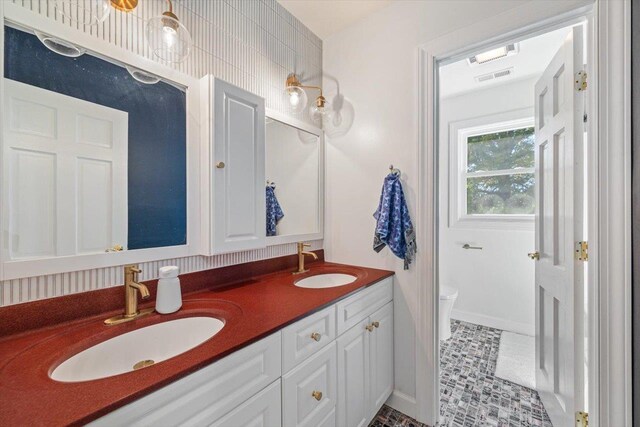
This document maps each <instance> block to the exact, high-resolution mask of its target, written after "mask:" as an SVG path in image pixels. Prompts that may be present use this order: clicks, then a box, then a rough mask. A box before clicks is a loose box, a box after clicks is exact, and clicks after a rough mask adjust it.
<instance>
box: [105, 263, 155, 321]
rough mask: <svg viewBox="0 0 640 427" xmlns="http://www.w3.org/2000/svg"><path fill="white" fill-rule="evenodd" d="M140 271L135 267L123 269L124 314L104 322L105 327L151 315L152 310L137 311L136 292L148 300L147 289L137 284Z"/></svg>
mask: <svg viewBox="0 0 640 427" xmlns="http://www.w3.org/2000/svg"><path fill="white" fill-rule="evenodd" d="M140 273H142V270H140V268H138V266H137V265H127V266H125V267H124V313H123V314H121V315H119V316H115V317H111V318H109V319H107V320H105V321H104V323H105V324H107V325H117V324H118V323H124V322H128V321H130V320H134V319H137V318H139V317H142V316H146V315H147V314H151V313H153V308H147V309H145V310H138V292H140V296H141V297H142V299H147V298H149V296H150V294H149V288H147V287H146V286H145V285H143V284H142V283H139V282H138V281H137V280H138V274H140Z"/></svg>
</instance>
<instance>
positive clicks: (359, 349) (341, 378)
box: [336, 319, 371, 427]
mask: <svg viewBox="0 0 640 427" xmlns="http://www.w3.org/2000/svg"><path fill="white" fill-rule="evenodd" d="M367 326H369V319H365V320H363V321H362V322H360V323H359V324H357V325H355V326H354V327H352V328H351V329H349V330H348V331H347V332H345V333H344V334H342V335H341V336H340V337H338V339H337V340H336V342H337V347H338V404H337V411H336V414H337V422H338V425H339V426H343V427H366V426H367V423H368V421H369V416H370V414H369V413H370V412H371V405H370V397H369V395H370V393H369V389H370V387H371V386H370V383H371V381H370V372H371V371H370V368H369V338H370V335H371V332H369V330H368V329H367Z"/></svg>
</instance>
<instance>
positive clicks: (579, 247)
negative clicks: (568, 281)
mask: <svg viewBox="0 0 640 427" xmlns="http://www.w3.org/2000/svg"><path fill="white" fill-rule="evenodd" d="M576 259H577V260H578V261H589V242H576Z"/></svg>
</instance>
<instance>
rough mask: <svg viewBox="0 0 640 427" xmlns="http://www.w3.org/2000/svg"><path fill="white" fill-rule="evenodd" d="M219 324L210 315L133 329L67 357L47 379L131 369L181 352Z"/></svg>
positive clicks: (89, 377)
mask: <svg viewBox="0 0 640 427" xmlns="http://www.w3.org/2000/svg"><path fill="white" fill-rule="evenodd" d="M223 327H224V322H222V321H221V320H219V319H216V318H213V317H185V318H182V319H176V320H170V321H168V322H162V323H157V324H155V325H151V326H147V327H145V328H140V329H136V330H135V331H131V332H127V333H126V334H122V335H118V336H117V337H113V338H111V339H109V340H107V341H104V342H101V343H100V344H96V345H94V346H93V347H89V348H88V349H86V350H84V351H82V352H80V353H78V354H76V355H75V356H73V357H70V358H69V359H67V360H65V361H64V362H62V364H60V366H58V367H57V368H56V369H55V370H54V371H53V372H52V373H51V378H53V379H54V380H56V381H61V382H80V381H90V380H96V379H99V378H106V377H111V376H114V375H118V374H124V373H126V372H131V371H133V370H135V369H139V368H140V367H145V366H150V365H152V364H154V363H158V362H162V361H163V360H167V359H170V358H172V357H174V356H177V355H179V354H181V353H184V352H185V351H187V350H190V349H192V348H194V347H196V346H197V345H199V344H202V343H203V342H205V341H206V340H208V339H209V338H211V337H213V336H214V335H215V334H217V333H218V332H220V330H221V329H222V328H223ZM134 365H136V367H135V368H134Z"/></svg>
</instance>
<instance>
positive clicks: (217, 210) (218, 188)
mask: <svg viewBox="0 0 640 427" xmlns="http://www.w3.org/2000/svg"><path fill="white" fill-rule="evenodd" d="M212 86H213V88H214V89H213V91H214V95H213V100H212V102H213V124H212V128H213V129H214V130H213V150H212V154H211V155H212V158H211V160H210V161H211V164H210V165H209V167H211V168H212V169H213V172H212V177H211V179H212V188H213V196H212V198H211V201H212V203H213V205H212V206H211V212H213V218H212V220H211V229H212V234H213V239H212V248H211V253H224V252H234V251H241V250H247V249H255V248H261V247H265V246H266V227H267V225H266V207H265V204H266V197H265V192H264V186H265V184H264V183H265V172H264V169H265V157H264V156H265V154H264V151H265V148H264V147H265V143H264V132H265V129H264V126H265V122H264V117H265V116H264V115H265V111H264V99H263V98H261V97H259V96H258V95H255V94H253V93H251V92H247V91H245V90H243V89H240V88H238V87H236V86H233V85H231V84H229V83H226V82H224V81H222V80H219V79H215V80H214V82H213V85H212Z"/></svg>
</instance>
